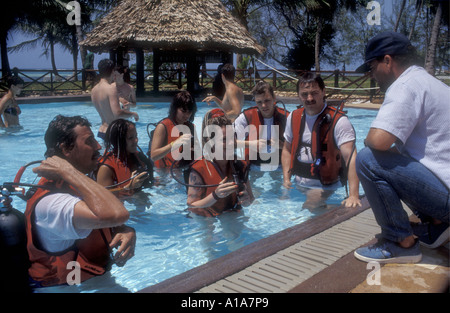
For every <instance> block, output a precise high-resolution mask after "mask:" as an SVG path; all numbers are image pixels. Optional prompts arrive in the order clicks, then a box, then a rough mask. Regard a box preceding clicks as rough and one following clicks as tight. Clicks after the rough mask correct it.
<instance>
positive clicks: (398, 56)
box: [354, 32, 450, 263]
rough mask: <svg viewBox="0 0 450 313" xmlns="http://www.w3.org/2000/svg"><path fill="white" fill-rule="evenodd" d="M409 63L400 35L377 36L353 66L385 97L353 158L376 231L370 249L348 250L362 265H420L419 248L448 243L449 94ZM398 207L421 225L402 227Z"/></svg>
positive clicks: (404, 221)
mask: <svg viewBox="0 0 450 313" xmlns="http://www.w3.org/2000/svg"><path fill="white" fill-rule="evenodd" d="M414 61H415V50H414V48H413V47H412V45H411V43H410V41H409V40H408V39H407V38H406V37H405V36H403V35H401V34H398V33H395V32H383V33H380V34H379V35H377V36H375V37H374V38H372V39H371V40H370V41H369V42H368V44H367V47H366V55H365V63H364V64H363V65H362V66H360V67H359V68H358V70H360V71H364V72H367V71H370V74H371V76H372V77H373V78H374V79H375V80H376V81H377V83H378V84H379V86H380V88H381V90H382V91H386V94H385V99H384V102H383V105H382V106H381V108H380V110H379V112H378V115H377V117H376V118H375V120H374V121H373V123H372V125H371V128H370V131H369V133H368V135H367V138H366V140H365V144H366V146H367V147H366V148H365V149H363V150H361V151H360V152H359V153H358V156H357V160H356V170H357V173H358V177H359V179H360V181H361V184H362V186H363V188H364V191H365V193H366V196H367V199H368V200H369V203H370V205H371V207H372V210H373V212H374V215H375V217H376V220H377V222H378V224H379V225H380V227H381V230H382V232H381V234H380V235H379V236H378V241H377V243H376V244H374V245H371V246H368V247H363V248H359V249H357V250H356V251H355V253H354V255H355V257H356V258H358V259H360V260H362V261H366V262H371V261H376V262H380V263H415V262H419V261H420V260H421V258H422V253H421V250H420V247H419V242H420V244H422V245H424V246H426V247H429V248H436V247H439V246H440V245H442V244H444V243H446V242H447V241H448V240H449V233H450V228H449V209H450V197H449V187H450V170H449V166H450V128H449V125H450V102H449V98H450V88H449V87H448V86H447V85H445V84H444V83H442V82H441V81H439V80H437V79H436V78H434V77H433V76H431V75H429V74H428V73H427V72H426V71H425V69H423V68H422V67H420V66H416V65H414ZM401 201H403V202H404V203H406V204H407V205H408V206H409V207H410V208H411V209H412V210H413V211H414V213H415V214H416V215H417V216H418V217H419V218H420V219H421V221H422V223H419V224H412V223H410V222H409V218H408V215H407V214H406V212H405V211H404V210H403V207H402V203H401Z"/></svg>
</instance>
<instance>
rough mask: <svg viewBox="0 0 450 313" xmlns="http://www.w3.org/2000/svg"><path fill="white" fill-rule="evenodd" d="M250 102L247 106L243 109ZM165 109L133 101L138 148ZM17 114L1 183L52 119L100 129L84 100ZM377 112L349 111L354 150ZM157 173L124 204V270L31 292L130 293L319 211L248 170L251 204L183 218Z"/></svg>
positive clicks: (33, 156) (31, 179)
mask: <svg viewBox="0 0 450 313" xmlns="http://www.w3.org/2000/svg"><path fill="white" fill-rule="evenodd" d="M197 105H198V106H199V109H198V112H197V114H196V117H195V120H194V124H195V125H196V128H197V130H198V129H201V121H202V117H203V116H204V114H205V113H206V112H207V111H208V110H209V109H210V108H211V107H208V106H207V105H206V104H204V103H197ZM251 105H252V103H250V102H248V103H246V105H245V107H249V106H251ZM168 107H169V103H153V102H152V103H139V104H138V106H137V107H136V108H133V110H134V111H136V112H137V113H138V114H139V117H140V119H139V121H138V122H137V123H136V128H137V131H138V137H139V145H140V147H141V148H142V149H143V150H144V151H147V147H148V142H149V137H148V135H147V124H148V123H149V122H153V123H156V122H158V121H159V120H161V119H162V118H164V117H166V116H167V113H168ZM286 108H287V110H289V111H292V110H294V109H295V108H296V105H293V104H290V105H286ZM21 109H22V114H21V115H20V123H21V125H22V126H21V128H19V129H13V130H5V129H0V152H1V153H0V164H1V165H0V169H1V170H0V184H1V183H3V182H9V181H13V179H14V177H15V175H16V173H17V171H18V169H19V168H20V167H21V166H22V165H24V164H26V163H28V162H31V161H35V160H41V159H43V155H44V152H45V143H44V133H45V130H46V129H47V126H48V123H49V122H50V121H51V120H52V119H53V117H54V116H55V115H57V114H63V115H67V116H72V115H82V116H84V117H86V118H88V120H89V121H90V122H91V123H92V130H93V132H94V134H96V133H97V130H98V128H99V126H100V118H99V116H98V114H97V112H96V110H95V108H94V106H93V105H92V104H91V103H90V102H66V103H45V104H25V105H21ZM375 115H376V111H371V110H363V109H351V108H349V109H348V116H349V118H350V121H351V122H352V124H353V126H354V127H355V130H356V132H357V138H358V140H357V148H358V150H360V149H361V148H362V146H363V139H364V138H365V137H366V135H367V132H368V130H369V127H370V122H371V121H372V120H373V119H374V117H375ZM99 142H100V143H102V142H101V141H99ZM155 176H160V177H159V178H160V180H161V181H162V182H163V184H162V185H160V186H156V187H153V188H151V189H146V190H144V191H142V192H141V193H139V194H138V195H135V197H134V198H133V201H132V202H130V201H126V202H125V206H126V208H127V209H128V210H129V212H130V219H129V220H128V222H127V223H126V224H127V225H129V226H131V227H133V228H135V230H136V235H137V245H136V250H135V256H134V257H133V258H132V259H131V260H129V261H128V262H127V264H126V265H125V266H124V267H118V266H116V265H113V266H112V269H111V271H110V272H108V273H107V274H105V275H103V276H100V277H94V278H92V279H89V280H88V281H86V282H83V283H82V284H81V285H75V286H57V287H50V288H41V289H37V290H36V292H136V291H138V290H140V289H143V288H145V287H148V286H150V285H154V284H156V283H159V282H161V281H163V280H165V279H168V278H170V277H172V276H175V275H178V274H181V273H183V272H185V271H187V270H189V269H192V268H194V267H197V266H199V265H202V264H205V263H206V262H208V261H211V260H213V259H216V258H218V257H221V256H223V255H225V254H227V253H229V252H232V251H235V250H237V249H239V248H242V247H244V246H245V245H248V244H250V243H252V242H255V241H257V240H260V239H262V238H265V237H268V236H270V235H272V234H275V233H277V232H279V231H282V230H284V229H286V228H288V227H291V226H294V225H297V224H300V223H302V222H304V221H306V220H308V219H311V218H313V217H314V216H318V215H320V214H322V213H324V209H322V210H316V211H309V210H306V209H302V203H303V202H304V200H305V197H304V195H303V194H302V193H301V192H299V191H298V190H295V189H294V190H289V191H287V190H286V189H285V188H284V187H282V172H281V170H278V171H273V172H260V171H252V172H251V173H250V181H251V184H252V188H253V193H254V195H255V198H256V200H255V201H254V203H253V204H252V205H251V206H249V207H247V208H244V209H243V210H242V211H241V212H239V213H236V212H228V213H224V214H222V215H221V216H219V217H216V218H204V217H199V216H195V215H194V214H189V213H188V212H187V211H186V207H187V206H186V192H185V187H184V186H181V185H180V184H178V183H177V182H175V181H174V180H173V179H171V177H170V176H167V175H166V174H158V173H155ZM37 181H38V178H37V177H36V175H34V174H33V173H32V171H31V169H27V170H26V171H25V173H24V175H23V177H22V182H27V183H37ZM360 192H361V193H362V189H361V188H360ZM344 198H345V189H344V188H340V189H338V190H337V191H336V193H335V194H334V195H333V196H332V197H331V198H330V199H329V201H328V203H329V204H331V205H339V204H340V202H341V201H342V200H343V199H344ZM13 206H14V207H15V208H16V209H18V210H20V211H22V212H23V211H24V210H25V206H26V203H25V201H23V200H21V199H19V198H15V199H14V201H13Z"/></svg>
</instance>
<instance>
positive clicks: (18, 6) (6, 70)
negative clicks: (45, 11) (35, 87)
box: [0, 0, 33, 77]
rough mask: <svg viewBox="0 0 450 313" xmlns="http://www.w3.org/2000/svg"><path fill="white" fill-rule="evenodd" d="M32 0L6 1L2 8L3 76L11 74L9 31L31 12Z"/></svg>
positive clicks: (0, 17)
mask: <svg viewBox="0 0 450 313" xmlns="http://www.w3.org/2000/svg"><path fill="white" fill-rule="evenodd" d="M32 2H33V1H31V0H23V1H4V3H2V9H1V10H0V21H1V22H0V46H1V49H0V50H1V66H2V76H3V77H6V76H8V75H10V74H11V69H10V67H9V61H8V49H7V39H8V34H9V32H10V31H11V30H12V29H13V28H14V26H15V25H16V24H17V23H19V22H20V21H22V20H23V19H24V18H25V17H26V16H27V14H29V12H30V7H31V5H32Z"/></svg>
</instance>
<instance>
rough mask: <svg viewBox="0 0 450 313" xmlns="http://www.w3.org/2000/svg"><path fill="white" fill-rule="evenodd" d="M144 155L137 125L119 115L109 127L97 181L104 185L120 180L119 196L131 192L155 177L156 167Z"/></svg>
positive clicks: (114, 183) (110, 184)
mask: <svg viewBox="0 0 450 313" xmlns="http://www.w3.org/2000/svg"><path fill="white" fill-rule="evenodd" d="M145 159H146V157H145V155H144V154H143V153H141V152H140V151H139V147H138V137H137V132H136V125H134V123H132V122H130V121H128V120H124V119H121V118H120V119H117V120H115V121H113V122H112V123H111V124H110V125H109V127H108V130H107V131H106V138H105V153H104V155H103V156H102V157H101V158H100V160H99V168H98V170H97V172H96V181H97V182H98V183H99V184H100V185H102V186H112V185H116V184H119V185H118V186H117V189H118V194H119V196H131V195H133V194H134V193H135V192H136V191H139V190H140V188H141V187H142V186H143V185H144V183H146V182H147V181H148V180H150V179H152V178H153V167H150V166H151V163H150V162H149V160H147V161H148V162H144V161H145ZM149 167H150V168H149ZM133 177H134V178H133ZM131 178H132V179H131ZM121 182H124V183H122V184H121Z"/></svg>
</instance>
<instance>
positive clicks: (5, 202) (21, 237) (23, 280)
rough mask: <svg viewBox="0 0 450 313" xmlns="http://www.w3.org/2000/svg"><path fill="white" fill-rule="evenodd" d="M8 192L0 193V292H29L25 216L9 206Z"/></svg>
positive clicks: (2, 191)
mask: <svg viewBox="0 0 450 313" xmlns="http://www.w3.org/2000/svg"><path fill="white" fill-rule="evenodd" d="M11 201H12V198H11V197H10V192H9V191H8V190H7V189H6V188H3V189H2V190H1V193H0V275H1V276H0V277H1V279H0V281H1V282H0V290H2V291H4V290H7V291H10V292H29V291H30V289H29V285H28V267H29V259H28V253H27V247H26V230H25V216H24V214H23V213H22V212H20V211H19V210H16V209H14V208H13V207H12V206H11Z"/></svg>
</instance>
